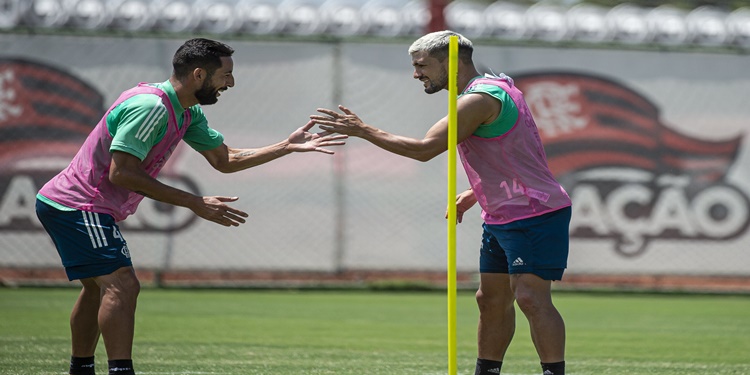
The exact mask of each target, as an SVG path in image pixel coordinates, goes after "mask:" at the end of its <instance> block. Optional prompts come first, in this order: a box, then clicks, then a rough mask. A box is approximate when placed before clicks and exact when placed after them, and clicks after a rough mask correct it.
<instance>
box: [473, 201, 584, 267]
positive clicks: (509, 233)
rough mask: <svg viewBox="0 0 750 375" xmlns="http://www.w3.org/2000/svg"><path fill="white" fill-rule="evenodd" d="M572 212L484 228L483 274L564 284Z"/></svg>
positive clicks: (569, 210)
mask: <svg viewBox="0 0 750 375" xmlns="http://www.w3.org/2000/svg"><path fill="white" fill-rule="evenodd" d="M570 214H571V208H570V207H565V208H562V209H559V210H557V211H553V212H550V213H546V214H544V215H541V216H536V217H531V218H528V219H522V220H518V221H514V222H511V223H507V224H500V225H489V224H484V225H482V227H483V228H484V233H482V248H481V250H480V256H479V272H481V273H509V274H516V273H533V274H535V275H537V276H539V277H541V278H542V279H544V280H561V279H562V275H563V272H564V271H565V268H566V267H567V266H568V249H569V226H570Z"/></svg>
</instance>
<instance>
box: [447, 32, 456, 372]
mask: <svg viewBox="0 0 750 375" xmlns="http://www.w3.org/2000/svg"><path fill="white" fill-rule="evenodd" d="M457 79H458V37H457V36H455V35H454V36H451V37H450V42H449V45H448V375H456V373H457V372H458V367H457V366H456V289H457V288H456V143H457V141H458V114H457V113H456V100H457V99H458V83H457V82H456V81H457Z"/></svg>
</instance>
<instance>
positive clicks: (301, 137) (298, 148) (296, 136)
mask: <svg viewBox="0 0 750 375" xmlns="http://www.w3.org/2000/svg"><path fill="white" fill-rule="evenodd" d="M313 126H315V122H313V121H312V120H310V121H308V122H307V124H305V126H302V127H300V128H299V129H297V130H295V131H294V133H292V134H290V135H289V138H288V139H287V140H288V141H289V146H287V149H288V150H290V151H294V152H309V151H317V152H322V153H324V154H333V153H334V152H333V151H331V150H328V149H326V148H324V147H329V146H341V145H344V144H346V142H345V141H343V140H344V139H346V138H348V137H349V136H347V135H343V134H336V135H331V132H329V131H324V132H320V133H310V131H309V130H310V129H311V128H312V127H313Z"/></svg>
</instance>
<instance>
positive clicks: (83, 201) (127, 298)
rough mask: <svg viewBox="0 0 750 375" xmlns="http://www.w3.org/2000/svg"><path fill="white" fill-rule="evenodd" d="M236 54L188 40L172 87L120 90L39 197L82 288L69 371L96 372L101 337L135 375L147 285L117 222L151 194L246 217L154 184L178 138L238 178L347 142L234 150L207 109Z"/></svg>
mask: <svg viewBox="0 0 750 375" xmlns="http://www.w3.org/2000/svg"><path fill="white" fill-rule="evenodd" d="M233 53H234V50H233V49H232V48H231V47H229V46H228V45H226V44H223V43H220V42H217V41H213V40H209V39H202V38H197V39H191V40H188V41H186V42H185V43H184V44H183V45H182V46H181V47H180V48H179V49H178V50H177V52H176V53H175V55H174V60H173V68H174V70H173V74H172V76H171V77H170V78H169V79H168V80H167V81H165V82H162V83H155V84H147V83H141V84H139V85H138V86H137V87H134V88H132V89H129V90H127V91H125V92H123V93H122V94H121V95H120V97H119V98H118V99H117V100H116V101H115V102H114V103H113V104H112V106H111V107H110V108H109V110H108V111H107V112H106V113H105V114H104V117H103V118H102V119H101V120H100V121H99V123H98V124H97V125H96V127H95V128H94V129H93V131H92V132H91V133H90V134H89V136H88V138H87V139H86V141H85V142H84V144H83V146H82V147H81V149H80V150H79V151H78V153H77V154H76V156H75V157H74V159H73V161H72V162H71V163H70V165H69V166H68V167H67V168H65V169H64V170H63V171H62V172H60V173H59V174H58V175H56V176H55V177H54V178H52V180H50V181H49V182H48V183H47V184H45V185H44V186H43V187H42V188H41V189H40V191H39V193H38V194H37V202H36V211H37V216H38V217H39V220H40V221H41V222H42V224H43V225H44V228H45V229H46V230H47V232H48V233H49V235H50V237H51V238H52V241H53V242H54V244H55V246H56V247H57V251H58V253H59V255H60V258H61V260H62V263H63V266H64V267H65V271H66V273H67V276H68V278H69V279H70V280H80V282H81V284H83V288H82V290H81V293H80V295H79V297H78V300H77V302H76V304H75V306H74V307H73V311H72V313H71V316H70V327H71V341H72V357H71V361H70V374H76V375H90V374H94V352H95V350H96V346H97V343H98V341H99V337H100V336H102V337H103V338H104V346H105V348H106V352H107V358H108V360H109V374H112V375H115V374H117V375H129V374H134V373H135V372H134V370H133V362H132V347H133V334H134V328H135V310H136V300H137V298H138V294H139V292H140V282H139V281H138V278H137V277H136V274H135V271H134V269H133V264H132V262H131V259H130V251H129V249H128V246H127V244H126V242H125V240H124V239H123V237H122V234H121V233H120V230H119V227H118V225H117V222H119V221H122V220H124V219H125V218H126V217H128V216H129V215H131V214H133V213H134V212H135V210H136V208H137V207H138V204H139V203H140V202H141V200H142V199H143V198H144V197H149V198H151V199H154V200H157V201H160V202H164V203H168V204H172V205H175V206H182V207H186V208H188V209H190V210H192V211H193V212H194V213H195V214H196V215H198V216H200V217H201V218H203V219H206V220H209V221H212V222H215V223H217V224H219V225H223V226H227V227H229V226H238V225H240V224H241V223H244V222H245V218H246V217H247V216H248V214H247V213H245V212H243V211H241V210H238V209H236V208H233V207H232V206H230V205H228V204H227V203H229V202H234V201H236V200H237V199H238V198H237V197H224V196H196V195H194V194H191V193H189V192H187V191H184V190H180V189H177V188H174V187H172V186H168V185H166V184H164V183H162V182H160V181H158V180H157V179H156V176H157V175H158V174H159V171H160V170H161V169H162V167H163V166H164V164H165V163H166V161H167V159H168V158H169V156H170V155H171V154H172V152H173V151H174V149H175V147H176V146H177V144H179V142H180V141H185V142H186V143H187V144H188V145H189V146H190V147H191V148H193V149H194V150H195V151H197V152H199V153H201V154H202V155H203V156H204V157H205V158H206V160H207V161H208V163H209V164H210V165H211V166H212V167H213V168H214V169H216V170H218V171H221V172H224V173H231V172H237V171H241V170H244V169H247V168H251V167H254V166H257V165H260V164H263V163H267V162H269V161H271V160H274V159H277V158H279V157H282V156H284V155H288V154H290V153H292V152H308V151H317V152H322V153H326V154H332V153H333V152H332V151H330V150H328V149H326V147H328V146H337V145H342V144H344V140H343V139H344V138H346V136H345V135H329V134H328V133H327V132H322V133H317V134H313V133H310V132H309V130H310V129H311V128H312V126H313V123H312V122H308V123H307V124H306V125H304V126H302V127H300V128H299V129H297V130H295V131H294V132H293V133H292V134H291V135H289V137H287V139H285V140H283V141H280V142H278V143H275V144H272V145H268V146H265V147H260V148H255V149H241V148H233V147H229V146H227V145H226V144H225V143H224V136H223V135H222V134H221V133H219V132H217V131H216V130H214V129H212V128H211V127H209V126H208V120H207V119H206V116H205V115H204V113H203V110H202V109H201V105H209V104H214V103H216V102H217V101H218V98H219V96H220V95H221V93H222V92H224V91H226V90H227V89H229V88H230V87H233V86H234V75H233V72H232V70H233V60H232V54H233Z"/></svg>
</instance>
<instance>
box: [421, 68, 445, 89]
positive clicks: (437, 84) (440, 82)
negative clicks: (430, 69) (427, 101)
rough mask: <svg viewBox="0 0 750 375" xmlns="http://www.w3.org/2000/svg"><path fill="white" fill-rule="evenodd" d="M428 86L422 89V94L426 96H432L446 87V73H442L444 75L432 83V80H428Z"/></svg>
mask: <svg viewBox="0 0 750 375" xmlns="http://www.w3.org/2000/svg"><path fill="white" fill-rule="evenodd" d="M427 82H428V86H427V87H425V88H424V92H426V93H428V94H434V93H436V92H438V91H440V90H442V89H444V88H446V87H448V72H444V74H443V75H442V76H440V77H438V78H437V79H435V80H434V81H433V80H432V79H428V80H427Z"/></svg>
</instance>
